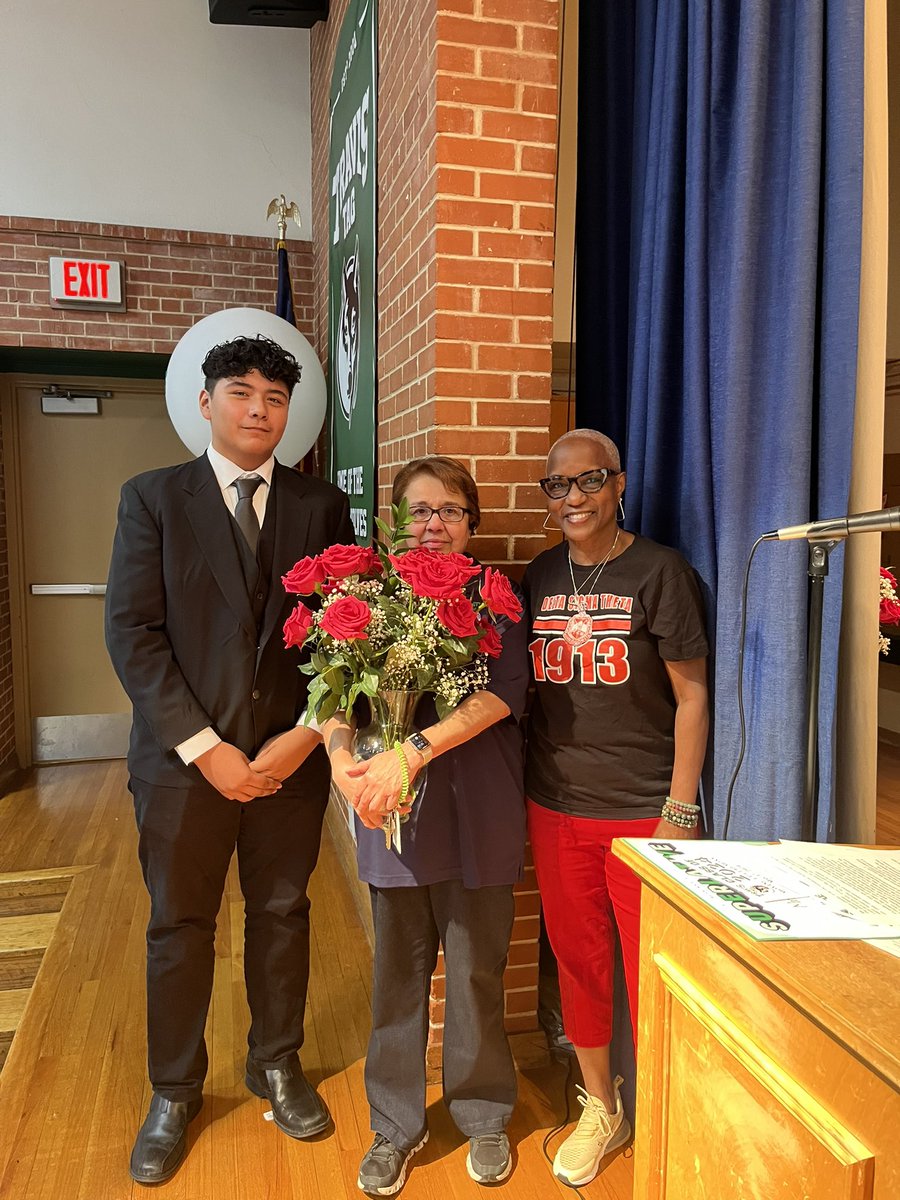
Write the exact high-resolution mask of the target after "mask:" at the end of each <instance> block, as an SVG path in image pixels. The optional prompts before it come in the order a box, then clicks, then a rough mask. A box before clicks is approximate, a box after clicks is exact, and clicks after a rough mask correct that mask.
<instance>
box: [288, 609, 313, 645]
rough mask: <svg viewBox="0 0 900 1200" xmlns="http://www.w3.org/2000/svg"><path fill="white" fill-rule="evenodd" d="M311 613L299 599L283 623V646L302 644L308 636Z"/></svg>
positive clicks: (311, 620) (311, 618) (311, 619)
mask: <svg viewBox="0 0 900 1200" xmlns="http://www.w3.org/2000/svg"><path fill="white" fill-rule="evenodd" d="M312 622H313V614H312V612H311V610H310V609H308V608H307V607H306V605H305V604H304V603H303V602H302V601H301V602H300V603H299V604H298V605H297V607H296V608H295V609H294V611H293V612H292V613H291V615H290V616H289V617H288V619H287V620H286V621H285V623H284V644H285V646H302V645H303V643H304V642H305V641H306V639H307V638H308V637H309V630H310V626H311V625H312Z"/></svg>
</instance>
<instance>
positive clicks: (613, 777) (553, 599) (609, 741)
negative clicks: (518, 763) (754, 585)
mask: <svg viewBox="0 0 900 1200" xmlns="http://www.w3.org/2000/svg"><path fill="white" fill-rule="evenodd" d="M572 570H573V571H574V574H575V583H576V585H577V586H578V589H579V591H582V589H583V588H584V587H585V585H586V584H587V583H588V581H589V580H590V578H591V575H592V574H593V573H594V568H593V567H581V566H579V565H578V564H577V563H573V564H572ZM522 586H523V589H524V591H525V596H526V598H527V601H528V607H529V619H530V623H531V628H530V636H529V646H528V649H529V652H530V657H531V669H532V673H533V675H534V680H535V691H536V696H535V702H534V706H533V708H532V712H531V718H530V721H529V729H528V750H527V760H526V769H525V783H526V791H527V794H528V795H529V796H530V797H531V799H532V800H534V801H535V802H536V803H537V804H541V805H543V806H544V807H545V808H551V809H554V810H555V811H556V812H563V813H568V814H570V815H572V816H579V817H599V818H607V819H610V820H622V821H627V820H639V819H641V818H647V817H651V816H654V815H657V816H658V815H659V812H660V809H661V808H662V805H663V801H664V800H665V797H666V794H667V792H668V790H669V785H670V783H671V780H672V766H673V763H674V757H675V736H674V733H675V697H674V695H673V693H672V687H671V684H670V683H669V677H668V674H667V672H666V667H665V661H669V662H683V661H685V660H687V659H692V658H704V657H705V656H706V655H707V654H708V653H709V647H708V644H707V641H706V632H705V627H704V619H703V605H702V601H701V599H700V590H699V587H698V583H697V577H696V575H695V574H694V571H693V569H692V568H691V566H690V565H689V564H688V563H687V562H685V560H684V559H683V558H682V557H681V555H680V554H678V553H677V552H676V551H675V550H670V549H668V548H667V547H666V546H660V545H658V544H657V543H656V542H652V541H650V540H649V539H648V538H643V537H638V536H637V535H635V538H634V541H633V542H632V544H631V545H630V546H629V547H628V548H627V550H625V551H624V552H623V553H622V554H620V555H619V557H618V558H615V559H613V560H611V561H610V562H609V563H607V565H606V567H605V568H604V569H603V572H602V573H601V575H600V576H599V578H598V579H597V581H596V583H594V584H593V585H592V586H591V594H587V595H584V597H583V599H584V602H585V603H584V615H583V616H582V617H580V618H578V619H577V620H575V621H571V622H570V618H571V617H573V616H576V615H577V614H578V609H579V605H578V603H577V601H576V599H575V597H574V595H573V591H572V577H571V575H570V573H569V564H568V556H567V553H566V546H565V544H564V543H563V544H562V545H559V546H554V547H553V548H552V549H550V550H545V551H544V553H543V554H539V555H538V557H537V558H536V559H535V560H534V562H533V563H531V565H530V566H529V567H528V568H527V570H526V571H525V577H524V579H523V580H522Z"/></svg>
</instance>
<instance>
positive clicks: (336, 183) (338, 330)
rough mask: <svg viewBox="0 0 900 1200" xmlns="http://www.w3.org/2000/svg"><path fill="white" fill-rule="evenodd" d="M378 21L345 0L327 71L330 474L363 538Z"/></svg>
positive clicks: (363, 2) (368, 494)
mask: <svg viewBox="0 0 900 1200" xmlns="http://www.w3.org/2000/svg"><path fill="white" fill-rule="evenodd" d="M375 30H376V0H350V4H349V7H348V9H347V13H346V16H345V17H344V23H343V25H342V26H341V33H340V37H339V38H338V45H337V53H336V55H335V60H334V73H333V75H332V79H331V98H330V107H331V133H330V149H329V156H328V166H329V178H330V180H331V197H330V203H329V218H328V221H329V232H330V235H331V241H330V246H329V255H328V331H329V334H328V336H329V339H330V347H329V372H328V379H329V410H330V414H331V461H330V470H329V475H330V478H331V480H332V482H333V483H336V484H337V485H338V487H340V488H343V490H344V491H345V492H347V494H348V495H349V497H350V515H351V517H352V519H353V527H354V529H355V530H356V538H357V541H359V542H360V543H363V544H365V543H368V541H369V540H370V538H371V536H372V534H373V533H374V514H375V402H376V396H375V363H376V356H375V353H376V347H375V334H376V327H375V282H376V276H375V200H376V192H375V179H376V172H375V91H376V80H375V74H376V60H375V55H376V36H375Z"/></svg>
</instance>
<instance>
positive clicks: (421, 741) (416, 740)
mask: <svg viewBox="0 0 900 1200" xmlns="http://www.w3.org/2000/svg"><path fill="white" fill-rule="evenodd" d="M409 740H410V742H412V744H413V745H414V746H415V748H416V749H417V750H421V751H422V753H423V754H424V753H425V751H426V750H430V749H431V742H429V740H428V738H427V737H425V736H424V735H423V734H421V733H411V734H410V735H409Z"/></svg>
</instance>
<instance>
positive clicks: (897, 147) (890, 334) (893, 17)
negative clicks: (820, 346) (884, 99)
mask: <svg viewBox="0 0 900 1200" xmlns="http://www.w3.org/2000/svg"><path fill="white" fill-rule="evenodd" d="M887 24H888V118H889V124H888V155H889V169H890V182H891V188H890V191H889V229H888V238H889V241H888V324H887V357H888V358H900V4H896V3H889V4H888V6H887ZM895 407H896V406H895ZM884 450H885V453H886V454H897V453H900V414H897V413H894V412H891V413H887V414H886V422H885V445H884Z"/></svg>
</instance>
